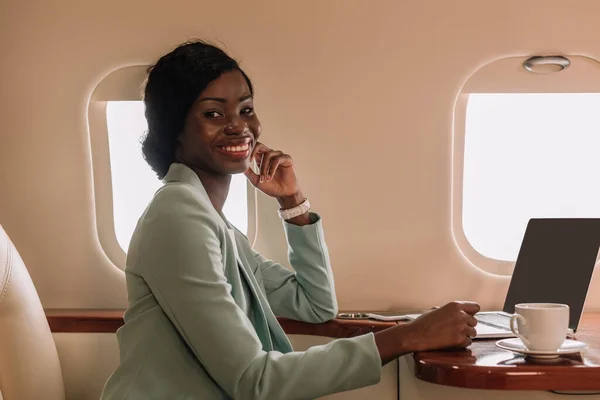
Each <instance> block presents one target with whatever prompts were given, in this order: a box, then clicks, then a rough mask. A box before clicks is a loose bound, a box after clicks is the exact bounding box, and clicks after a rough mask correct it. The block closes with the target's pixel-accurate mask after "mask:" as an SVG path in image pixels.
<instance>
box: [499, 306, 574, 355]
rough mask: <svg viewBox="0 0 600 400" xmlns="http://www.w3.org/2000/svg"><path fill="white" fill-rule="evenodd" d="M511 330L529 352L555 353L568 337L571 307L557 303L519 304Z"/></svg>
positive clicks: (516, 307)
mask: <svg viewBox="0 0 600 400" xmlns="http://www.w3.org/2000/svg"><path fill="white" fill-rule="evenodd" d="M515 322H516V325H517V326H515ZM517 328H518V329H517ZM510 330H511V331H513V333H514V334H515V335H517V337H518V338H519V339H521V341H522V342H523V344H524V345H525V347H527V349H528V350H531V351H548V352H555V351H557V350H558V349H559V348H560V346H561V345H562V344H563V342H564V341H565V339H566V337H567V332H568V330H569V306H568V305H566V304H556V303H521V304H517V305H516V306H515V314H513V315H512V317H511V318H510Z"/></svg>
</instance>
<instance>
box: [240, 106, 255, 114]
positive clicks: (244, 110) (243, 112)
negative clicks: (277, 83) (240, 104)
mask: <svg viewBox="0 0 600 400" xmlns="http://www.w3.org/2000/svg"><path fill="white" fill-rule="evenodd" d="M253 111H254V108H252V107H246V108H244V109H243V110H242V114H252V112H253Z"/></svg>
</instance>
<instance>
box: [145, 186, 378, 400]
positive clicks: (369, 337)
mask: <svg viewBox="0 0 600 400" xmlns="http://www.w3.org/2000/svg"><path fill="white" fill-rule="evenodd" d="M160 197H161V198H160V200H158V199H157V201H155V205H156V206H157V207H158V208H157V211H155V212H154V213H153V212H149V213H148V215H149V216H148V218H146V219H145V222H144V223H148V224H151V225H150V226H148V227H147V229H143V232H144V235H143V237H141V238H140V239H141V240H140V248H139V250H140V252H139V253H140V254H141V257H142V258H141V259H140V260H139V261H140V262H139V264H138V265H139V266H140V268H139V269H140V271H138V272H139V273H140V274H141V275H142V277H143V278H144V279H145V280H146V282H147V283H148V285H149V287H150V288H151V290H152V292H153V293H154V295H155V297H156V299H157V301H158V303H159V305H160V306H161V307H162V309H163V310H164V312H165V313H166V314H167V315H168V317H169V319H170V320H171V321H172V323H173V324H174V326H175V327H176V329H177V330H178V331H179V333H180V334H181V336H182V337H183V339H184V340H185V342H186V343H187V345H188V346H189V348H190V349H191V351H192V352H193V353H194V354H195V356H196V358H197V359H198V360H199V361H200V363H201V364H202V365H203V367H204V368H205V369H206V370H207V372H208V373H209V374H210V376H211V377H212V378H213V379H214V380H215V382H217V384H218V385H219V386H220V387H221V388H223V390H224V391H225V392H226V393H227V394H228V395H229V396H230V397H232V398H233V399H249V400H253V399H265V400H266V399H268V400H274V399H286V400H293V399H314V398H317V397H320V396H324V395H327V394H330V393H334V392H341V391H345V390H350V389H355V388H360V387H364V386H368V385H371V384H375V383H377V382H379V380H380V379H381V359H380V358H379V354H378V352H377V347H376V345H375V340H374V336H373V334H366V335H362V336H358V337H355V338H351V339H338V340H335V341H333V342H331V343H329V344H327V345H323V346H315V347H312V348H310V349H309V350H307V351H305V352H290V353H286V354H282V353H280V352H276V351H270V352H265V351H263V350H262V346H261V342H260V340H259V338H258V337H257V335H256V332H255V331H254V329H253V326H252V324H251V323H250V321H249V320H248V318H247V317H246V315H245V314H244V313H243V312H242V310H241V309H240V308H239V307H238V306H237V305H236V304H235V302H234V300H233V298H232V296H231V294H230V285H229V284H228V283H227V280H226V278H225V276H224V274H223V262H222V253H221V249H220V241H219V234H220V229H221V228H220V227H219V224H218V223H217V221H216V220H215V219H214V217H213V216H212V215H211V214H210V213H209V211H208V210H207V209H203V208H202V207H198V204H199V202H198V200H197V199H196V198H194V193H193V190H192V189H191V188H188V187H186V186H185V185H178V186H171V187H166V188H164V189H163V193H162V194H161V196H160ZM175 201H176V202H177V206H176V207H169V206H168V205H169V204H174V203H175ZM161 203H162V204H161ZM153 207H154V205H153ZM327 276H328V275H327ZM276 291H277V290H274V291H273V292H276ZM282 293H283V292H282ZM317 303H319V301H317Z"/></svg>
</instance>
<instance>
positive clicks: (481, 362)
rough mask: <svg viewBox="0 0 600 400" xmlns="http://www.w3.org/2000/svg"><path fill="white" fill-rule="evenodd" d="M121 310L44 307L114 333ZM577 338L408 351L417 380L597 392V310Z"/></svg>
mask: <svg viewBox="0 0 600 400" xmlns="http://www.w3.org/2000/svg"><path fill="white" fill-rule="evenodd" d="M123 312H124V311H123V310H46V317H47V319H48V323H49V325H50V329H51V330H52V332H87V333H90V332H105V333H114V332H116V330H117V329H118V328H119V327H121V326H122V325H123ZM279 321H280V323H281V325H282V327H283V329H284V330H285V332H286V333H287V334H288V335H313V336H327V337H332V338H343V337H353V336H358V335H361V334H364V333H367V332H376V331H380V330H383V329H387V328H390V327H393V326H395V325H396V323H395V322H378V321H372V320H340V319H336V320H333V321H330V322H326V323H324V324H308V323H304V322H298V321H293V320H289V319H285V318H279ZM576 339H578V340H581V341H584V342H586V343H587V344H588V345H589V348H588V349H586V350H585V351H584V352H583V353H582V354H581V355H579V354H576V355H569V356H562V357H560V358H558V359H555V360H553V361H536V360H531V359H528V358H525V357H523V356H522V355H518V354H515V353H512V352H510V351H506V350H502V349H500V348H498V347H496V346H495V343H496V340H475V341H474V342H473V344H472V345H471V346H469V348H468V349H466V350H459V351H431V352H419V353H415V354H413V358H414V361H415V374H416V376H417V378H419V379H421V380H423V381H427V382H431V383H436V384H439V385H447V386H455V387H461V388H471V389H504V390H600V313H586V314H584V316H583V318H582V322H581V324H580V329H579V330H578V332H577V334H576Z"/></svg>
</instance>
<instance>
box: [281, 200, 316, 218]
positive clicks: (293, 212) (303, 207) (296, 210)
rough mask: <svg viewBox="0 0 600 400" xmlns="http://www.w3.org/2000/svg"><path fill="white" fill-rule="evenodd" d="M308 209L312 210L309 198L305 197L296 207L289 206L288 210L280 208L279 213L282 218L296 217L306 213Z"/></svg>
mask: <svg viewBox="0 0 600 400" xmlns="http://www.w3.org/2000/svg"><path fill="white" fill-rule="evenodd" d="M308 210H310V202H309V201H308V199H304V201H303V202H302V203H300V204H299V205H297V206H296V207H292V208H288V209H287V210H282V209H279V211H278V213H279V218H281V219H292V218H294V217H297V216H299V215H302V214H304V213H305V212H307V211H308Z"/></svg>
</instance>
